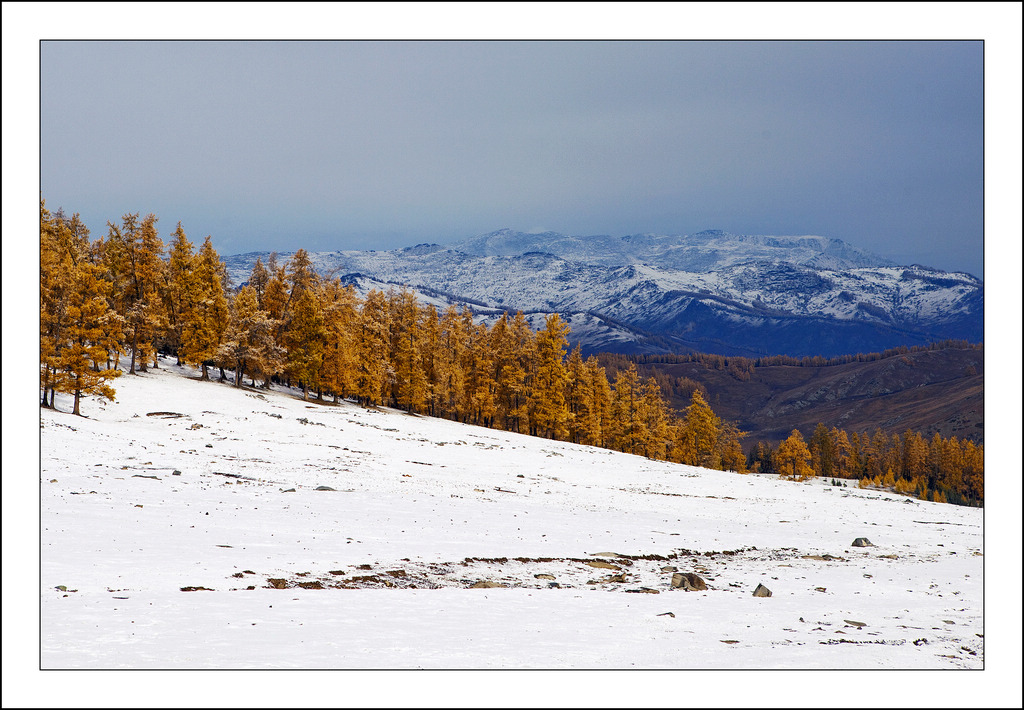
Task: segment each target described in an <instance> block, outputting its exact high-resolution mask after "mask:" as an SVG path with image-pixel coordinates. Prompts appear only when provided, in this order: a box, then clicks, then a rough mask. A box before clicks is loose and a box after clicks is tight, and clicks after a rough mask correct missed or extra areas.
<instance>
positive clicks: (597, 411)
mask: <svg viewBox="0 0 1024 710" xmlns="http://www.w3.org/2000/svg"><path fill="white" fill-rule="evenodd" d="M584 369H585V378H586V383H587V391H586V396H585V397H584V399H583V401H584V403H585V407H584V409H585V413H584V415H583V421H582V425H581V427H580V431H581V432H582V437H581V443H584V444H590V445H591V446H604V447H607V446H609V445H610V444H609V439H608V436H609V432H610V429H611V408H612V390H611V385H610V384H609V383H608V375H607V373H606V372H605V369H604V368H603V367H601V366H600V365H599V364H598V362H597V358H596V357H594V356H593V355H591V356H590V357H588V358H587V361H586V363H584Z"/></svg>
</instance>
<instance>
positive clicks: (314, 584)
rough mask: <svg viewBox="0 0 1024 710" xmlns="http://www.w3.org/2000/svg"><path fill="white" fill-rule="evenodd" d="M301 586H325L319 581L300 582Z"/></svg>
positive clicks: (307, 587) (316, 587)
mask: <svg viewBox="0 0 1024 710" xmlns="http://www.w3.org/2000/svg"><path fill="white" fill-rule="evenodd" d="M299 586H300V587H302V588H303V589H323V588H324V585H322V584H320V582H317V581H312V582H299Z"/></svg>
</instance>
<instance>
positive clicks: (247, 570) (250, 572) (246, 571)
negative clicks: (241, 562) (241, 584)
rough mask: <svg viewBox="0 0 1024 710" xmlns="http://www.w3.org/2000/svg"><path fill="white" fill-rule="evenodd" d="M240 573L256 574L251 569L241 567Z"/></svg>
mask: <svg viewBox="0 0 1024 710" xmlns="http://www.w3.org/2000/svg"><path fill="white" fill-rule="evenodd" d="M242 574H256V573H255V572H253V571H252V570H251V569H243V570H242Z"/></svg>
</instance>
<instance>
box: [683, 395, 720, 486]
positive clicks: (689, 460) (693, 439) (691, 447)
mask: <svg viewBox="0 0 1024 710" xmlns="http://www.w3.org/2000/svg"><path fill="white" fill-rule="evenodd" d="M720 427H721V420H720V419H719V418H718V416H717V415H715V413H714V411H712V409H711V407H710V406H709V405H708V403H707V402H706V401H705V400H704V397H703V396H702V395H701V393H700V390H694V392H693V396H692V398H691V399H690V406H688V407H687V408H686V417H685V419H684V422H683V425H682V427H680V429H681V431H680V432H679V441H678V443H677V446H678V447H679V448H680V452H679V454H678V457H679V460H680V461H681V462H682V463H685V464H689V465H691V466H702V467H704V468H714V469H718V468H720V467H721V453H720V452H719V450H718V439H719V435H720Z"/></svg>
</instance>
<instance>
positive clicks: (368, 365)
mask: <svg viewBox="0 0 1024 710" xmlns="http://www.w3.org/2000/svg"><path fill="white" fill-rule="evenodd" d="M390 330H391V324H390V309H389V308H388V299H387V296H385V295H384V293H382V292H381V291H378V290H377V289H373V290H371V291H370V293H368V294H367V296H366V299H365V300H364V301H363V304H362V309H361V310H360V313H359V328H358V333H359V369H358V372H357V374H356V388H357V389H356V392H357V395H358V397H359V400H360V402H362V403H363V404H364V405H374V404H382V403H383V402H384V398H385V396H386V395H387V393H388V392H389V388H390V385H391V381H392V378H393V377H394V368H393V366H392V363H391V359H390V356H389V353H390Z"/></svg>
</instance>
